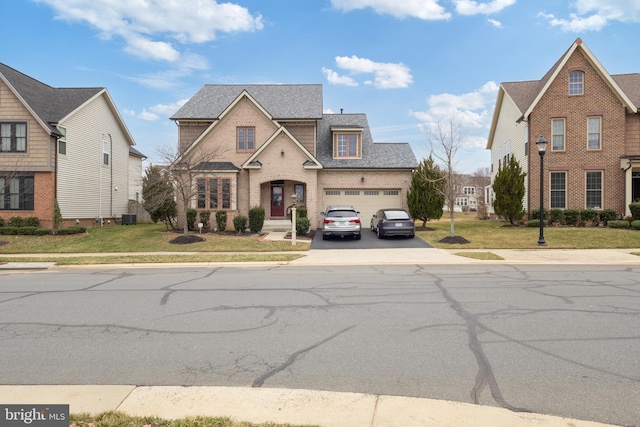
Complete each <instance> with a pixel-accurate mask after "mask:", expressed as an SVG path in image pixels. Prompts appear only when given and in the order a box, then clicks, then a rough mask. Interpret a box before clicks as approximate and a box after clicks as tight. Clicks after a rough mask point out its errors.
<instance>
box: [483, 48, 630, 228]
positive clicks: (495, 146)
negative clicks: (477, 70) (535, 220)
mask: <svg viewBox="0 0 640 427" xmlns="http://www.w3.org/2000/svg"><path fill="white" fill-rule="evenodd" d="M638 107H640V73H634V74H621V75H610V74H609V73H608V72H607V71H606V70H605V68H604V67H603V66H602V64H600V62H599V61H598V60H597V58H596V57H595V56H594V55H593V53H591V51H590V50H589V49H588V48H587V46H586V45H585V44H584V43H583V42H582V40H581V39H577V40H576V41H575V42H574V43H573V44H572V45H571V47H570V48H569V49H568V50H567V51H566V52H565V53H564V54H563V55H562V57H561V58H560V59H559V60H558V61H557V62H556V63H555V64H554V65H553V67H552V68H551V69H550V70H549V71H548V72H547V74H546V75H545V76H544V77H543V78H542V79H541V80H535V81H525V82H511V83H502V84H501V85H500V89H499V92H498V98H497V102H496V106H495V110H494V116H493V121H492V125H491V130H490V133H489V139H488V142H487V149H489V150H491V160H492V165H491V177H492V181H493V179H494V178H495V174H496V173H497V172H498V168H499V167H500V165H501V164H504V162H505V161H507V160H508V158H509V156H515V158H516V160H518V161H519V162H520V164H521V166H522V168H523V170H524V171H526V172H527V178H526V186H527V193H526V196H525V200H524V203H525V207H526V209H527V211H528V212H529V213H530V212H531V210H532V209H539V208H540V156H539V154H538V151H537V147H536V141H537V140H538V139H539V138H540V136H543V137H544V138H545V139H546V140H547V141H549V143H548V145H547V150H546V155H545V156H544V172H543V173H544V183H545V188H544V194H543V196H544V207H545V209H550V208H557V209H577V210H583V209H596V210H602V209H612V210H614V211H616V212H617V213H618V214H620V215H629V214H630V211H629V204H630V203H631V202H633V201H634V200H640V114H639V112H638Z"/></svg>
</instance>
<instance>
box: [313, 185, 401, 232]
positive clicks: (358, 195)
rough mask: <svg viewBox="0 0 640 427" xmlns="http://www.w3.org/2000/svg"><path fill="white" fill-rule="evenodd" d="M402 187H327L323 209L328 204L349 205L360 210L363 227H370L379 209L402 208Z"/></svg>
mask: <svg viewBox="0 0 640 427" xmlns="http://www.w3.org/2000/svg"><path fill="white" fill-rule="evenodd" d="M401 194H402V192H401V191H400V189H375V188H372V189H357V190H356V189H348V190H344V189H325V190H324V200H323V205H322V210H323V211H324V210H325V208H326V207H327V206H333V205H342V206H344V205H347V206H353V207H354V208H356V210H358V211H360V221H362V227H364V228H366V227H369V224H370V221H371V217H372V216H373V214H374V213H376V211H377V210H378V209H383V208H401V207H402V196H401Z"/></svg>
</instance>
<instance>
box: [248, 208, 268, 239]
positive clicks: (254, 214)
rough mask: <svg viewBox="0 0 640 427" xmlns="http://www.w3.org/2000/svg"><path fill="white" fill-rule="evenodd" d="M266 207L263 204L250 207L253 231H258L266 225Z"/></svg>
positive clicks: (250, 227) (250, 223)
mask: <svg viewBox="0 0 640 427" xmlns="http://www.w3.org/2000/svg"><path fill="white" fill-rule="evenodd" d="M264 215H265V214H264V208H263V207H262V206H254V207H252V208H251V209H249V230H251V232H252V233H258V232H260V231H261V230H262V226H263V225H264Z"/></svg>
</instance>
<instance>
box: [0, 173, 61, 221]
mask: <svg viewBox="0 0 640 427" xmlns="http://www.w3.org/2000/svg"><path fill="white" fill-rule="evenodd" d="M53 189H54V174H53V172H36V173H35V174H34V197H35V200H34V203H33V205H34V209H33V210H32V211H14V210H2V211H0V218H3V219H4V222H5V225H6V224H7V222H8V221H9V219H10V218H11V217H14V216H19V217H22V218H27V217H32V216H35V217H37V218H38V219H39V220H40V227H41V228H53V208H54V191H53Z"/></svg>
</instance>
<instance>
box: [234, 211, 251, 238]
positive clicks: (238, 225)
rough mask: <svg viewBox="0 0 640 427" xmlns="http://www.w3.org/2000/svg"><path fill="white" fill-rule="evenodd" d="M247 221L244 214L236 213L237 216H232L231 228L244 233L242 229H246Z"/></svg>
mask: <svg viewBox="0 0 640 427" xmlns="http://www.w3.org/2000/svg"><path fill="white" fill-rule="evenodd" d="M248 222H249V218H247V217H246V216H244V215H238V216H237V217H235V218H233V228H234V229H235V230H236V232H237V233H238V234H240V233H244V230H246V229H247V223H248Z"/></svg>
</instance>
